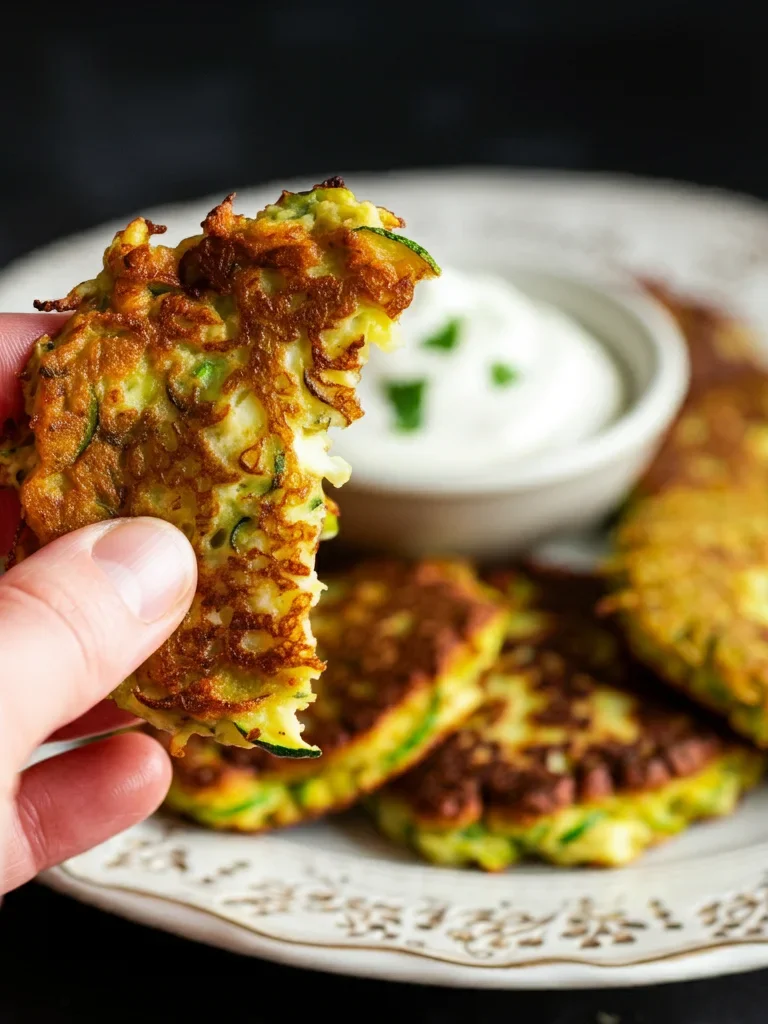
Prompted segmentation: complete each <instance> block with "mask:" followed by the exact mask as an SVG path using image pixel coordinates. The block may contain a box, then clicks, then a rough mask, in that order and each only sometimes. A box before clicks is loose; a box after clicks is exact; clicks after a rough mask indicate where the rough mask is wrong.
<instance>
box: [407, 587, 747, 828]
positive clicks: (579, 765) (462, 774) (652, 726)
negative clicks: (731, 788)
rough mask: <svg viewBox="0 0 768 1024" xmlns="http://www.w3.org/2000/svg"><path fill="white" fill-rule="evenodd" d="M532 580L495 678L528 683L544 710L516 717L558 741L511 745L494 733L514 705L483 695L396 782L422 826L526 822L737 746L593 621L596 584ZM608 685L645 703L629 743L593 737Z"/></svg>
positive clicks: (632, 714) (635, 707)
mask: <svg viewBox="0 0 768 1024" xmlns="http://www.w3.org/2000/svg"><path fill="white" fill-rule="evenodd" d="M528 577H529V579H530V578H531V574H530V573H528ZM491 579H492V582H493V583H495V585H497V586H499V587H500V589H502V590H503V591H505V592H507V593H509V592H510V587H512V588H515V587H518V588H519V586H520V585H521V584H522V585H525V582H524V578H523V577H520V576H519V575H517V574H515V573H514V572H509V571H503V572H500V573H495V574H492V576H491ZM532 581H533V584H534V588H535V589H534V591H533V593H532V594H529V595H527V596H526V598H524V601H525V602H526V603H525V605H524V606H525V607H526V608H530V609H533V610H535V615H534V618H533V619H531V620H530V628H529V629H527V630H526V631H525V633H524V635H523V634H522V633H521V634H517V635H515V634H513V636H514V639H513V640H510V641H509V642H508V644H507V647H506V648H505V650H504V652H503V653H502V656H501V658H500V660H499V662H498V663H497V665H496V666H495V667H494V669H493V670H492V671H491V673H489V680H490V679H492V677H493V676H501V675H507V676H517V675H524V676H525V678H526V683H525V689H526V692H529V693H531V694H533V695H534V697H535V699H536V703H537V707H536V710H535V711H531V712H529V713H524V712H522V711H519V712H516V714H517V715H519V716H522V717H524V718H525V719H526V720H528V721H530V722H531V723H532V724H533V725H536V726H545V727H553V728H555V729H560V730H561V733H560V737H559V738H558V739H557V740H556V741H552V742H540V741H535V740H534V741H530V742H528V743H526V742H521V743H520V744H519V745H516V746H515V747H514V748H513V749H510V748H509V747H508V746H505V745H504V744H503V743H501V742H499V741H497V740H495V739H493V738H492V736H493V726H494V723H495V722H497V721H498V720H500V718H501V717H503V716H504V715H505V714H509V713H510V710H509V705H508V700H509V699H513V698H511V697H508V698H507V699H505V698H504V697H497V698H495V699H491V698H488V699H487V701H486V704H485V705H484V706H483V708H481V710H480V711H479V712H477V713H476V714H475V715H474V716H473V718H472V719H471V720H470V722H469V723H468V724H467V725H466V726H465V727H464V728H462V729H459V731H458V732H456V733H455V734H454V735H453V736H452V737H450V738H449V739H448V740H447V741H446V742H445V743H443V744H442V745H441V746H440V747H439V748H438V749H437V750H436V751H435V752H434V753H433V754H432V755H431V756H430V757H429V758H427V759H426V760H425V761H424V762H423V763H422V764H421V765H418V766H417V767H416V768H414V769H412V770H411V771H410V772H408V773H407V774H406V775H404V776H403V777H402V778H401V779H400V780H398V781H397V782H395V783H394V784H393V787H392V791H393V793H396V794H397V795H398V796H399V797H400V798H402V799H405V800H406V801H407V802H408V804H409V806H410V807H411V808H412V810H413V811H414V813H415V814H416V815H417V816H418V818H419V821H420V822H422V823H427V824H429V825H430V826H432V825H435V826H439V827H455V826H463V825H466V824H468V823H471V822H473V821H477V820H479V819H480V818H481V817H482V815H483V814H484V813H488V812H492V813H493V814H495V815H500V816H504V817H506V818H508V819H513V820H516V821H521V822H528V821H532V820H534V819H535V818H537V817H539V816H541V815H545V814H550V813H552V812H554V811H558V810H562V809H563V808H565V807H568V806H571V805H573V804H576V803H580V802H587V801H592V800H599V799H604V798H606V797H608V796H611V795H613V794H616V793H625V792H626V793H629V792H638V791H643V790H648V789H656V788H658V787H660V786H663V785H664V784H665V783H667V782H669V781H670V780H671V779H672V778H680V777H684V776H687V775H691V774H693V773H695V772H697V771H699V770H701V769H702V768H703V767H704V766H705V765H706V764H708V763H709V762H710V761H712V760H713V759H714V758H716V757H717V756H718V755H720V754H721V753H722V752H723V750H724V748H725V745H726V743H728V742H732V741H729V740H728V739H727V738H724V736H723V734H722V733H721V732H720V731H719V730H718V727H717V726H716V725H714V724H712V723H710V722H709V721H708V719H707V718H706V717H701V716H699V717H698V718H696V717H693V716H692V715H691V712H690V710H689V709H688V708H687V706H686V705H685V704H683V703H681V701H680V700H679V698H677V697H675V696H672V697H671V698H670V699H669V700H668V699H667V697H666V695H665V694H663V693H661V692H660V690H659V688H658V684H657V683H656V680H655V678H654V677H653V676H652V675H651V674H650V672H649V671H648V670H647V669H645V668H644V667H643V666H642V665H641V664H640V663H639V662H637V661H636V660H635V659H634V658H633V657H632V656H631V655H630V654H629V652H628V649H627V647H626V645H625V644H624V642H623V640H622V638H621V636H620V635H619V633H618V632H617V631H616V630H615V629H614V628H613V627H612V626H610V625H608V626H607V625H605V624H604V623H602V622H600V621H599V620H598V619H597V618H596V616H595V615H594V613H593V611H592V609H593V608H594V605H595V602H596V601H597V600H598V599H599V597H600V595H601V594H602V592H603V589H602V583H601V581H600V580H599V579H597V578H596V577H592V576H589V575H582V574H575V573H573V574H572V573H569V572H565V571H559V570H558V571H554V572H550V571H547V570H537V571H535V572H534V573H533V576H532ZM516 600H518V601H519V600H520V598H519V596H518V598H517V599H516ZM528 601H530V602H531V603H530V605H528V603H527V602H528ZM513 621H514V620H513ZM608 684H610V685H612V686H618V687H620V688H621V689H622V690H624V691H629V693H630V694H633V695H634V696H636V697H637V698H638V699H637V700H635V701H634V702H633V703H632V705H631V708H630V710H629V713H628V717H627V718H626V719H625V721H626V722H630V723H631V722H632V721H634V723H635V725H636V733H637V736H636V739H634V740H631V741H630V740H628V739H627V740H620V739H618V738H616V737H603V738H598V736H597V731H598V730H597V729H596V718H595V716H596V715H597V704H596V703H595V702H594V696H595V694H596V692H597V691H598V689H604V688H605V686H606V685H608ZM521 720H522V719H521Z"/></svg>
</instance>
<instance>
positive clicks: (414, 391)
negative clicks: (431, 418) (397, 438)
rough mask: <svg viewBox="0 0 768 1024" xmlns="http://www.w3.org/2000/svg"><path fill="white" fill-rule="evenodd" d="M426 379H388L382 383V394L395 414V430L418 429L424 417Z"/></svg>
mask: <svg viewBox="0 0 768 1024" xmlns="http://www.w3.org/2000/svg"><path fill="white" fill-rule="evenodd" d="M426 388H427V382H426V380H390V381H386V382H385V383H384V394H385V395H386V396H387V399H388V400H389V404H390V405H391V406H392V411H393V412H394V414H395V428H396V429H397V430H403V431H409V430H418V429H419V427H420V426H421V424H422V422H423V419H424V393H425V391H426Z"/></svg>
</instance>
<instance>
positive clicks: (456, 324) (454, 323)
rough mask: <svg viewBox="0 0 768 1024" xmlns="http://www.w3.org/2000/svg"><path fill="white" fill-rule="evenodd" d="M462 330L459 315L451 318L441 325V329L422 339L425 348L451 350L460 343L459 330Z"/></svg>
mask: <svg viewBox="0 0 768 1024" xmlns="http://www.w3.org/2000/svg"><path fill="white" fill-rule="evenodd" d="M460 330H461V320H460V319H459V318H458V317H454V318H453V320H449V321H448V323H447V324H446V325H445V326H444V327H441V328H440V330H439V331H436V332H435V333H434V334H432V335H430V336H429V337H428V338H425V340H424V341H422V343H421V344H422V346H423V347H424V348H434V349H439V350H440V351H442V352H451V351H452V350H453V349H455V348H456V346H457V345H458V344H459V332H460Z"/></svg>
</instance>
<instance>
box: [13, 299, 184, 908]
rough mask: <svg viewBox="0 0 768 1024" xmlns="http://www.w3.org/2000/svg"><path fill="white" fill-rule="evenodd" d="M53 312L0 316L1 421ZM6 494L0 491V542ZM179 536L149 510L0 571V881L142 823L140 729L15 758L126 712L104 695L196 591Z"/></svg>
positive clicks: (158, 761)
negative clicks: (43, 756)
mask: <svg viewBox="0 0 768 1024" xmlns="http://www.w3.org/2000/svg"><path fill="white" fill-rule="evenodd" d="M63 319H65V318H64V317H61V316H58V315H48V314H42V315H11V314H0V423H3V422H4V421H5V420H6V419H7V418H8V417H9V416H12V415H14V413H16V412H17V411H18V402H19V399H18V395H19V388H18V383H17V381H16V376H15V375H16V373H17V372H18V370H19V369H21V367H22V366H23V365H24V363H25V361H26V357H27V354H28V351H29V348H30V345H31V343H32V342H33V341H34V339H35V338H37V337H39V336H40V335H41V334H44V333H46V332H47V331H51V330H52V329H55V328H56V327H57V326H58V325H59V324H60V323H61V322H62V321H63ZM17 522H18V500H17V499H16V496H15V495H12V494H10V493H8V492H1V491H0V553H4V552H5V551H7V550H8V548H9V547H10V543H11V540H12V537H13V534H14V531H15V528H16V524H17ZM196 576H197V568H196V563H195V557H194V553H193V551H192V548H191V547H190V545H189V542H188V541H187V540H186V538H185V537H184V536H183V535H182V533H181V532H180V531H178V530H176V529H175V528H174V527H173V526H171V525H169V524H168V523H164V522H162V521H161V520H158V519H125V520H112V521H110V522H106V523H98V524H96V525H94V526H88V527H85V528H84V529H82V530H78V531H77V532H75V533H71V534H68V535H67V536H65V537H61V538H60V539H59V540H56V541H54V542H53V543H52V544H49V545H48V546H47V547H45V548H43V549H42V550H41V551H39V552H37V553H36V554H34V555H32V556H31V557H30V558H29V559H27V560H25V561H24V562H21V563H20V564H19V565H17V566H15V567H14V568H12V569H10V570H9V571H8V572H7V573H6V574H5V575H4V576H0V892H7V891H8V890H10V889H13V888H15V887H16V886H18V885H21V884H22V883H23V882H25V881H27V880H28V879H30V878H32V877H33V876H34V875H35V874H37V872H38V871H41V870H42V869H44V868H46V867H49V866H50V865H52V864H56V863H58V862H59V861H62V860H64V859H66V858H67V857H71V856H73V855H74V854H76V853H79V852H82V851H83V850H86V849H88V848H89V847H92V846H95V845H96V844H97V843H100V842H102V841H103V840H105V839H107V838H108V837H109V836H111V835H114V834H115V833H117V832H120V831H122V830H123V829H125V828H128V827H129V826H130V825H133V824H135V823H136V822H138V821H141V820H142V819H143V818H145V817H146V816H147V815H148V814H151V813H152V811H154V810H155V808H156V807H157V806H158V804H159V803H160V801H161V800H162V799H163V797H164V796H165V793H166V790H167V788H168V784H169V782H170V765H169V762H168V757H167V755H166V754H165V753H164V751H163V750H162V749H161V747H160V746H159V744H157V743H156V742H155V741H154V740H153V739H151V738H150V737H149V736H146V735H144V734H140V733H118V734H117V735H112V736H109V737H107V738H106V739H100V740H97V741H94V742H93V743H89V744H86V745H84V746H81V747H78V748H75V749H74V750H70V751H67V752H66V753H63V754H60V755H59V756H57V757H53V758H49V759H47V760H44V761H41V762H38V763H37V764H35V765H33V766H32V767H30V768H27V769H26V770H22V769H23V768H24V765H25V764H26V763H27V761H28V759H29V757H30V755H31V754H32V753H33V752H34V751H35V749H36V748H37V747H38V746H39V745H40V744H41V743H44V742H48V741H49V740H61V739H75V738H78V737H84V736H98V735H100V734H102V733H106V732H109V731H110V730H114V729H120V728H124V727H125V726H127V725H130V724H132V723H133V722H134V721H135V719H133V718H131V717H130V716H129V715H126V714H125V713H124V712H122V711H119V710H118V709H117V708H116V707H115V705H113V704H111V702H108V701H104V700H103V699H104V698H105V697H106V695H107V694H108V693H109V692H110V691H111V690H112V689H114V687H115V686H117V685H118V684H119V683H120V682H121V681H122V680H123V679H124V678H125V677H126V676H128V675H130V673H131V672H132V671H133V670H134V669H135V668H136V667H137V666H138V665H139V664H140V663H141V662H142V661H144V660H145V659H146V658H147V656H148V655H149V654H150V653H151V652H152V651H153V650H155V649H156V648H157V647H159V646H160V644H161V643H162V642H163V641H164V640H165V639H166V638H167V637H168V636H169V635H170V634H171V633H172V632H173V630H174V629H175V628H176V626H177V625H178V624H179V622H180V621H181V619H182V618H183V616H184V614H185V612H186V611H187V608H188V607H189V604H190V602H191V600H192V596H193V594H194V590H195V584H196Z"/></svg>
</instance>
